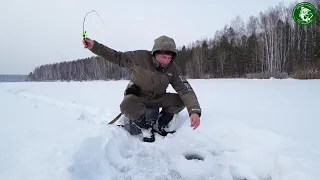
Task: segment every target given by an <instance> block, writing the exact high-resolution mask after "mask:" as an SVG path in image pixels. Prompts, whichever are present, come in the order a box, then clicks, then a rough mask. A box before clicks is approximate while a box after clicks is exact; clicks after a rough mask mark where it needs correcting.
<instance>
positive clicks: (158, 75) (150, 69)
mask: <svg viewBox="0 0 320 180" xmlns="http://www.w3.org/2000/svg"><path fill="white" fill-rule="evenodd" d="M157 50H166V51H172V52H174V53H177V50H176V44H175V42H174V40H173V39H172V38H170V37H167V36H160V37H158V38H157V39H155V40H154V46H153V48H152V51H148V50H135V51H126V52H120V51H116V50H114V49H111V48H109V47H107V46H105V45H103V44H101V43H99V42H97V41H95V40H94V45H93V47H92V48H91V49H90V51H91V52H92V53H94V54H96V55H98V56H101V57H103V58H104V59H105V60H107V61H110V62H112V63H114V64H117V65H118V66H120V67H126V68H131V69H132V75H131V81H132V82H133V83H134V84H136V85H137V86H139V87H140V88H141V95H143V96H145V97H147V98H149V99H152V98H157V97H161V96H162V95H163V94H165V93H166V89H167V88H168V86H169V84H171V86H172V87H173V88H174V89H175V91H177V93H178V94H179V96H180V97H181V99H182V100H183V102H184V104H185V106H186V108H187V110H188V112H189V113H190V114H191V113H198V114H199V115H201V108H200V105H199V102H198V99H197V96H196V94H195V92H194V90H193V89H192V87H191V85H190V84H189V83H188V81H187V80H186V79H185V77H184V76H183V75H182V73H181V70H180V68H179V67H178V66H177V64H176V63H175V62H174V59H173V60H172V61H171V63H170V64H169V65H168V66H167V67H164V68H162V67H161V66H160V64H159V62H158V61H157V60H156V59H155V57H154V56H153V53H154V52H155V51H157Z"/></svg>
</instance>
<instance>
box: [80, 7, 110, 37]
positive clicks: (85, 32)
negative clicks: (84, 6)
mask: <svg viewBox="0 0 320 180" xmlns="http://www.w3.org/2000/svg"><path fill="white" fill-rule="evenodd" d="M92 12H95V13H96V14H97V15H98V17H99V18H100V20H101V21H102V22H103V23H104V25H105V26H106V27H107V24H106V23H105V22H104V21H103V20H102V19H101V17H100V15H99V13H98V12H97V11H95V10H92V11H89V12H87V14H86V15H85V16H84V18H83V23H82V37H83V39H85V38H86V37H88V34H87V31H85V30H84V24H85V21H86V17H87V15H88V14H90V13H92Z"/></svg>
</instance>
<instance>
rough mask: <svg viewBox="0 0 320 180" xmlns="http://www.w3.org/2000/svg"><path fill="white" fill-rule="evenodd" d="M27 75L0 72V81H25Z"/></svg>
mask: <svg viewBox="0 0 320 180" xmlns="http://www.w3.org/2000/svg"><path fill="white" fill-rule="evenodd" d="M26 78H27V75H11V74H10V75H6V74H0V82H23V81H26Z"/></svg>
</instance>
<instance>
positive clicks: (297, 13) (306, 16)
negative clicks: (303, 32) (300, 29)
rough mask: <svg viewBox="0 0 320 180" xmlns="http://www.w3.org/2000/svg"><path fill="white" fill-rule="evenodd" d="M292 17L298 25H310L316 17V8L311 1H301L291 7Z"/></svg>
mask: <svg viewBox="0 0 320 180" xmlns="http://www.w3.org/2000/svg"><path fill="white" fill-rule="evenodd" d="M292 17H293V19H294V21H295V22H296V23H297V24H299V25H311V24H312V23H313V22H314V21H315V19H316V17H317V10H316V8H315V7H314V6H313V5H312V4H311V3H309V2H301V3H298V4H297V5H296V6H295V7H294V8H293V12H292Z"/></svg>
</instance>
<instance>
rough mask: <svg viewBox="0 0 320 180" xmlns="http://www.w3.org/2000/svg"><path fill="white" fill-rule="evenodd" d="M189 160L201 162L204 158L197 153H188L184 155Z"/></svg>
mask: <svg viewBox="0 0 320 180" xmlns="http://www.w3.org/2000/svg"><path fill="white" fill-rule="evenodd" d="M183 156H184V157H185V158H186V159H187V160H199V161H203V160H204V157H203V156H201V155H199V154H196V153H186V154H184V155H183Z"/></svg>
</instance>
